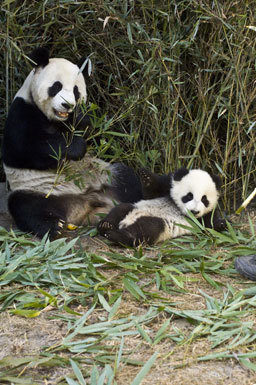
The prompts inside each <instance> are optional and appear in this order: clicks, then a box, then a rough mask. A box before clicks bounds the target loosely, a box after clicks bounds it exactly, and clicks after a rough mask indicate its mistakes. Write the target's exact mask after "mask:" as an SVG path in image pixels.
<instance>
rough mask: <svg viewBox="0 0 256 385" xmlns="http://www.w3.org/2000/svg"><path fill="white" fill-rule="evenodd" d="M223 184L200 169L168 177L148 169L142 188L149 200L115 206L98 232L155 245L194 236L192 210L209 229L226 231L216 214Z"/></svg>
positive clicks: (134, 243) (126, 242)
mask: <svg viewBox="0 0 256 385" xmlns="http://www.w3.org/2000/svg"><path fill="white" fill-rule="evenodd" d="M220 185H221V182H220V178H219V177H218V176H216V175H210V174H209V173H207V172H206V171H203V170H200V169H193V170H187V169H185V168H180V169H179V170H177V171H176V172H175V173H174V174H169V175H164V176H157V175H155V174H152V173H151V172H149V171H145V170H144V171H143V172H142V189H143V194H144V197H145V196H146V197H147V199H146V200H145V199H143V200H141V201H139V202H137V203H134V204H130V203H121V204H119V205H118V206H116V207H114V208H113V209H112V210H111V211H110V213H109V214H108V215H107V216H106V217H105V218H104V219H102V220H101V221H100V222H99V224H98V226H97V227H98V231H99V233H100V234H101V235H103V236H104V237H106V238H107V239H109V240H110V241H112V242H114V243H118V244H123V245H127V246H138V245H140V244H141V243H147V244H149V245H152V244H155V243H159V242H162V241H165V240H167V239H170V238H175V237H178V236H181V235H184V234H188V233H190V230H189V228H188V222H187V219H186V216H187V213H188V211H191V212H192V213H193V214H194V215H195V217H196V218H199V219H201V220H203V221H204V223H205V225H206V227H212V228H214V229H216V230H219V231H221V230H224V229H225V227H226V223H225V221H224V220H223V219H222V218H220V217H219V214H218V213H217V212H215V211H214V209H215V207H216V205H217V202H218V199H219V190H220ZM164 193H166V195H165V196H163V194H164ZM180 225H182V226H180ZM184 226H186V227H184Z"/></svg>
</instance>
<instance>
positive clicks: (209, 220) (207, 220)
mask: <svg viewBox="0 0 256 385" xmlns="http://www.w3.org/2000/svg"><path fill="white" fill-rule="evenodd" d="M198 220H199V221H200V222H201V223H203V224H204V225H205V227H208V228H209V229H214V230H216V231H218V232H221V231H225V230H226V229H227V221H226V220H225V219H224V218H222V217H221V216H220V213H219V211H218V209H216V210H215V211H214V213H212V212H210V213H208V214H205V215H204V216H203V217H202V218H198Z"/></svg>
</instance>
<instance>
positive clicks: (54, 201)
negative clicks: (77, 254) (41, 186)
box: [8, 190, 66, 239]
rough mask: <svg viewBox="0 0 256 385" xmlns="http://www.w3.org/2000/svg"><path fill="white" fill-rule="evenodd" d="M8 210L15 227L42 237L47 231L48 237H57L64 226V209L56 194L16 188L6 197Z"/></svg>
mask: <svg viewBox="0 0 256 385" xmlns="http://www.w3.org/2000/svg"><path fill="white" fill-rule="evenodd" d="M8 208H9V212H10V214H11V215H12V217H13V219H14V221H15V223H16V225H17V227H18V228H19V229H20V230H22V231H24V232H30V233H33V234H35V235H37V236H38V237H40V238H42V237H43V236H44V235H45V234H46V233H48V232H49V238H50V239H55V238H57V237H58V236H59V235H60V234H61V233H62V230H63V228H64V224H65V221H66V209H65V207H64V205H63V203H62V200H61V199H59V197H58V196H54V195H50V196H49V197H48V198H46V197H45V195H44V194H41V193H36V192H32V191H25V190H17V191H14V192H13V193H11V194H10V196H9V199H8Z"/></svg>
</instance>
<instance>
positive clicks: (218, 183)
mask: <svg viewBox="0 0 256 385" xmlns="http://www.w3.org/2000/svg"><path fill="white" fill-rule="evenodd" d="M210 175H211V177H212V180H213V181H214V183H215V185H216V189H217V190H220V189H221V185H222V181H221V178H220V177H219V176H218V175H212V174H210Z"/></svg>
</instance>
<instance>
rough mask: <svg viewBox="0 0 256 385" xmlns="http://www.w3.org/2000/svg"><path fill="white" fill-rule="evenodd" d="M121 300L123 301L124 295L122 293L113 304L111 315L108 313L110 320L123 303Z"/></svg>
mask: <svg viewBox="0 0 256 385" xmlns="http://www.w3.org/2000/svg"><path fill="white" fill-rule="evenodd" d="M121 301H122V296H121V295H120V296H119V297H118V298H117V300H116V302H115V303H114V305H113V306H112V308H111V309H110V312H109V315H108V320H109V321H110V320H111V319H112V318H114V316H115V314H116V312H117V310H118V308H119V306H120V304H121Z"/></svg>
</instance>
